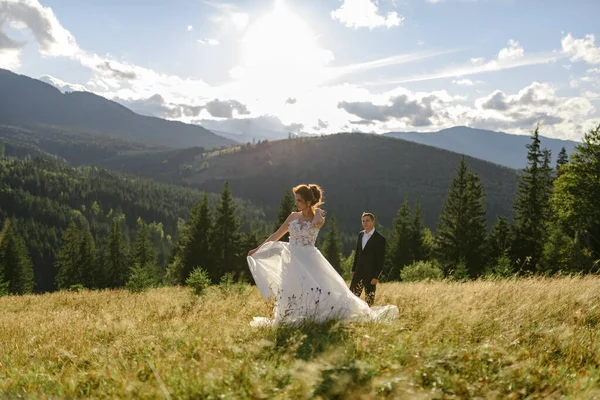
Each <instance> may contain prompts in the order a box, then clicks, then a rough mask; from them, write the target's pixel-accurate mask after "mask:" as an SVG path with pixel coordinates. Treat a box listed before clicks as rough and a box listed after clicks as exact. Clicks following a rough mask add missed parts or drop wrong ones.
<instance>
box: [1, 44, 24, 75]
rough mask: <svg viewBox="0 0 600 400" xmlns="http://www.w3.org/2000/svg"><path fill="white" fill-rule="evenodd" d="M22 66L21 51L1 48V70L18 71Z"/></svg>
mask: <svg viewBox="0 0 600 400" xmlns="http://www.w3.org/2000/svg"><path fill="white" fill-rule="evenodd" d="M20 66H21V50H20V49H2V48H0V68H3V69H9V70H12V71H16V70H18V69H19V67H20Z"/></svg>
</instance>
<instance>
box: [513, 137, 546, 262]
mask: <svg viewBox="0 0 600 400" xmlns="http://www.w3.org/2000/svg"><path fill="white" fill-rule="evenodd" d="M527 149H528V153H527V160H528V162H527V167H526V168H525V170H524V171H523V174H522V176H520V177H519V185H518V194H517V199H516V200H515V203H514V206H513V208H514V210H515V218H514V237H513V240H514V242H513V244H512V246H511V247H512V251H513V257H514V259H516V260H517V261H518V263H519V264H520V265H521V266H522V267H524V269H525V270H529V271H535V270H536V269H537V264H538V262H539V260H540V257H541V255H542V249H543V246H544V240H545V236H546V234H545V231H546V226H547V222H548V218H549V203H548V199H549V196H550V188H551V186H550V183H551V176H550V173H551V169H550V168H549V157H548V153H545V152H542V150H541V149H540V139H539V127H538V128H536V129H535V131H534V132H533V135H532V136H531V143H530V144H528V145H527Z"/></svg>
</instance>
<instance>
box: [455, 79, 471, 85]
mask: <svg viewBox="0 0 600 400" xmlns="http://www.w3.org/2000/svg"><path fill="white" fill-rule="evenodd" d="M452 83H454V84H455V85H463V86H473V85H474V84H475V83H474V82H473V81H472V80H470V79H460V80H456V79H455V80H453V81H452Z"/></svg>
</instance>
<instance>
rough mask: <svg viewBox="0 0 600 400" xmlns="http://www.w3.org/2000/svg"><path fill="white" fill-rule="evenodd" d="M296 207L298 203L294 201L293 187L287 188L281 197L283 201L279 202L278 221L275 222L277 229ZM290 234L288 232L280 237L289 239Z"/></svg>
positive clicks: (283, 239) (284, 239)
mask: <svg viewBox="0 0 600 400" xmlns="http://www.w3.org/2000/svg"><path fill="white" fill-rule="evenodd" d="M295 207H296V203H295V201H294V197H293V196H292V189H289V188H288V189H286V190H285V192H284V193H283V196H282V197H281V201H280V202H279V211H277V222H276V223H275V229H274V230H277V229H279V227H280V226H281V225H283V223H284V222H285V220H286V219H287V218H288V217H289V215H290V214H291V213H292V212H293V211H294V208H295ZM289 238H290V235H289V233H286V234H285V235H283V236H282V237H281V239H279V240H280V241H282V242H287V241H289Z"/></svg>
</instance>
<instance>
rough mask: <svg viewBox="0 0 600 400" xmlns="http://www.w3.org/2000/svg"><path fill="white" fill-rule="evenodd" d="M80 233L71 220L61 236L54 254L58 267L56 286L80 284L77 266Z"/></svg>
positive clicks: (79, 273) (80, 277)
mask: <svg viewBox="0 0 600 400" xmlns="http://www.w3.org/2000/svg"><path fill="white" fill-rule="evenodd" d="M80 245H81V240H80V233H79V229H78V228H77V225H76V224H75V221H71V223H70V224H69V226H68V227H67V229H66V230H65V232H64V233H63V236H62V244H61V246H60V250H59V251H58V253H57V255H56V261H55V263H54V266H55V267H56V268H57V269H58V272H57V274H56V286H57V287H58V288H59V289H66V288H69V287H70V286H73V285H77V284H81V282H82V276H81V270H80V268H79V259H80V256H79V252H80V250H81V249H80Z"/></svg>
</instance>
